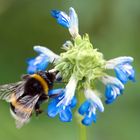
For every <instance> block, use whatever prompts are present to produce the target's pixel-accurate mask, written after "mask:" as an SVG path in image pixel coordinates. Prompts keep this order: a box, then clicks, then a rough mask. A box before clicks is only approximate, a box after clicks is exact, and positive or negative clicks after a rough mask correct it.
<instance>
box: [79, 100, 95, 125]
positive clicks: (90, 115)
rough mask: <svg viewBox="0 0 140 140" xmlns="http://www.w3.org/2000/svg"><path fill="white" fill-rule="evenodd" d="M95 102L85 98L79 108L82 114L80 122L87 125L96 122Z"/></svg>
mask: <svg viewBox="0 0 140 140" xmlns="http://www.w3.org/2000/svg"><path fill="white" fill-rule="evenodd" d="M96 107H97V106H96V104H94V103H93V102H92V101H91V100H86V101H85V102H84V103H83V104H82V105H81V106H80V108H79V110H78V112H79V114H81V115H83V116H84V118H83V120H82V124H84V125H86V126H89V125H91V124H92V122H96Z"/></svg>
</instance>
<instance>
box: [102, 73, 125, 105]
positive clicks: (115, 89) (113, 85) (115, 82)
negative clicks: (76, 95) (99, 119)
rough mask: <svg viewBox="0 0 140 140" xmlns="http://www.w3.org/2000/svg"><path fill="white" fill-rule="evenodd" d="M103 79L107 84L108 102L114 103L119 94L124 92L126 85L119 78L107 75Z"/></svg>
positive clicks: (106, 94)
mask: <svg viewBox="0 0 140 140" xmlns="http://www.w3.org/2000/svg"><path fill="white" fill-rule="evenodd" d="M101 81H102V82H103V83H104V84H105V85H106V90H105V96H106V101H105V102H106V104H110V103H112V102H113V101H115V99H116V98H117V96H119V95H121V94H122V93H123V90H124V85H123V83H122V82H121V81H120V80H119V79H118V78H116V77H112V76H109V75H106V76H103V77H102V79H101Z"/></svg>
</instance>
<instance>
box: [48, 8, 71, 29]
mask: <svg viewBox="0 0 140 140" xmlns="http://www.w3.org/2000/svg"><path fill="white" fill-rule="evenodd" d="M51 15H52V16H53V17H54V18H56V20H57V23H58V24H60V25H62V26H64V27H66V28H69V27H70V18H69V16H68V15H67V14H66V13H65V12H63V11H59V10H52V11H51Z"/></svg>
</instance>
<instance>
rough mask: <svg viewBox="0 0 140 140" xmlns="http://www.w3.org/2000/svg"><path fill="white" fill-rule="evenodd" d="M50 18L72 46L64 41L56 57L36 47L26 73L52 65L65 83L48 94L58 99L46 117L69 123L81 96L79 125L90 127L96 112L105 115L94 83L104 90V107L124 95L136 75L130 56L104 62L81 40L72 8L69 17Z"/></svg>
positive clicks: (58, 13) (86, 40) (55, 12)
mask: <svg viewBox="0 0 140 140" xmlns="http://www.w3.org/2000/svg"><path fill="white" fill-rule="evenodd" d="M51 14H52V16H53V17H54V18H55V19H56V20H57V23H58V24H60V25H62V26H63V27H65V28H67V29H68V30H69V32H70V34H71V36H72V39H73V42H71V41H66V43H64V45H63V49H64V50H65V52H63V53H61V54H60V55H57V54H55V53H53V52H52V51H50V50H49V49H48V48H46V47H41V46H35V47H34V50H35V51H37V52H38V53H39V56H37V57H36V58H34V59H30V60H29V61H28V65H29V66H28V73H34V72H36V71H40V70H42V71H44V70H46V68H47V66H48V64H49V63H53V65H54V70H56V71H59V73H58V75H59V76H60V77H61V78H62V80H64V81H67V84H66V87H65V88H63V89H54V90H51V91H49V94H50V95H51V94H55V93H58V90H59V92H60V95H59V96H57V97H56V98H54V99H52V100H51V101H50V103H49V105H48V109H47V113H48V115H49V116H50V117H55V116H56V115H57V114H58V115H59V118H60V120H61V121H63V122H68V121H71V120H72V112H71V109H72V108H73V107H75V106H76V103H77V102H80V101H79V100H78V101H77V100H76V97H75V93H77V96H79V95H80V94H83V95H84V96H85V100H83V101H82V102H80V104H81V105H80V107H79V109H78V112H79V114H80V115H82V116H83V119H82V123H83V124H84V125H87V126H88V125H91V124H92V122H96V112H97V110H98V111H100V112H103V111H104V106H103V103H102V101H101V98H100V96H101V94H100V93H99V91H97V90H96V89H95V80H98V81H101V82H102V83H103V84H104V85H105V87H106V90H105V97H106V101H105V102H106V103H107V104H110V103H112V102H114V101H115V100H116V98H117V97H118V96H119V95H121V94H122V93H123V90H124V86H125V84H126V83H127V82H128V80H131V81H135V71H134V69H133V67H132V66H131V63H132V62H133V58H132V57H129V56H124V57H118V58H115V59H111V60H105V59H104V57H103V54H102V53H101V52H99V51H98V50H97V49H96V48H94V47H93V45H92V44H91V43H90V40H89V36H88V34H85V35H84V36H81V35H80V34H79V29H78V16H77V14H76V12H75V10H74V9H73V8H70V9H69V15H67V14H66V13H65V12H63V11H58V10H52V12H51ZM110 69H113V70H114V71H115V75H116V76H110V75H108V74H107V71H108V70H110Z"/></svg>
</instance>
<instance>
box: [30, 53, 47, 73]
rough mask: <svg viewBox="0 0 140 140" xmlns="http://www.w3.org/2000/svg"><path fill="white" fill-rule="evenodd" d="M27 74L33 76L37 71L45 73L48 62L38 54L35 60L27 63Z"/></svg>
mask: <svg viewBox="0 0 140 140" xmlns="http://www.w3.org/2000/svg"><path fill="white" fill-rule="evenodd" d="M27 64H28V68H27V73H29V74H34V73H36V72H37V71H45V70H46V68H47V67H48V64H49V60H48V57H47V56H46V55H44V54H39V55H38V56H37V57H36V58H31V59H29V60H28V61H27Z"/></svg>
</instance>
